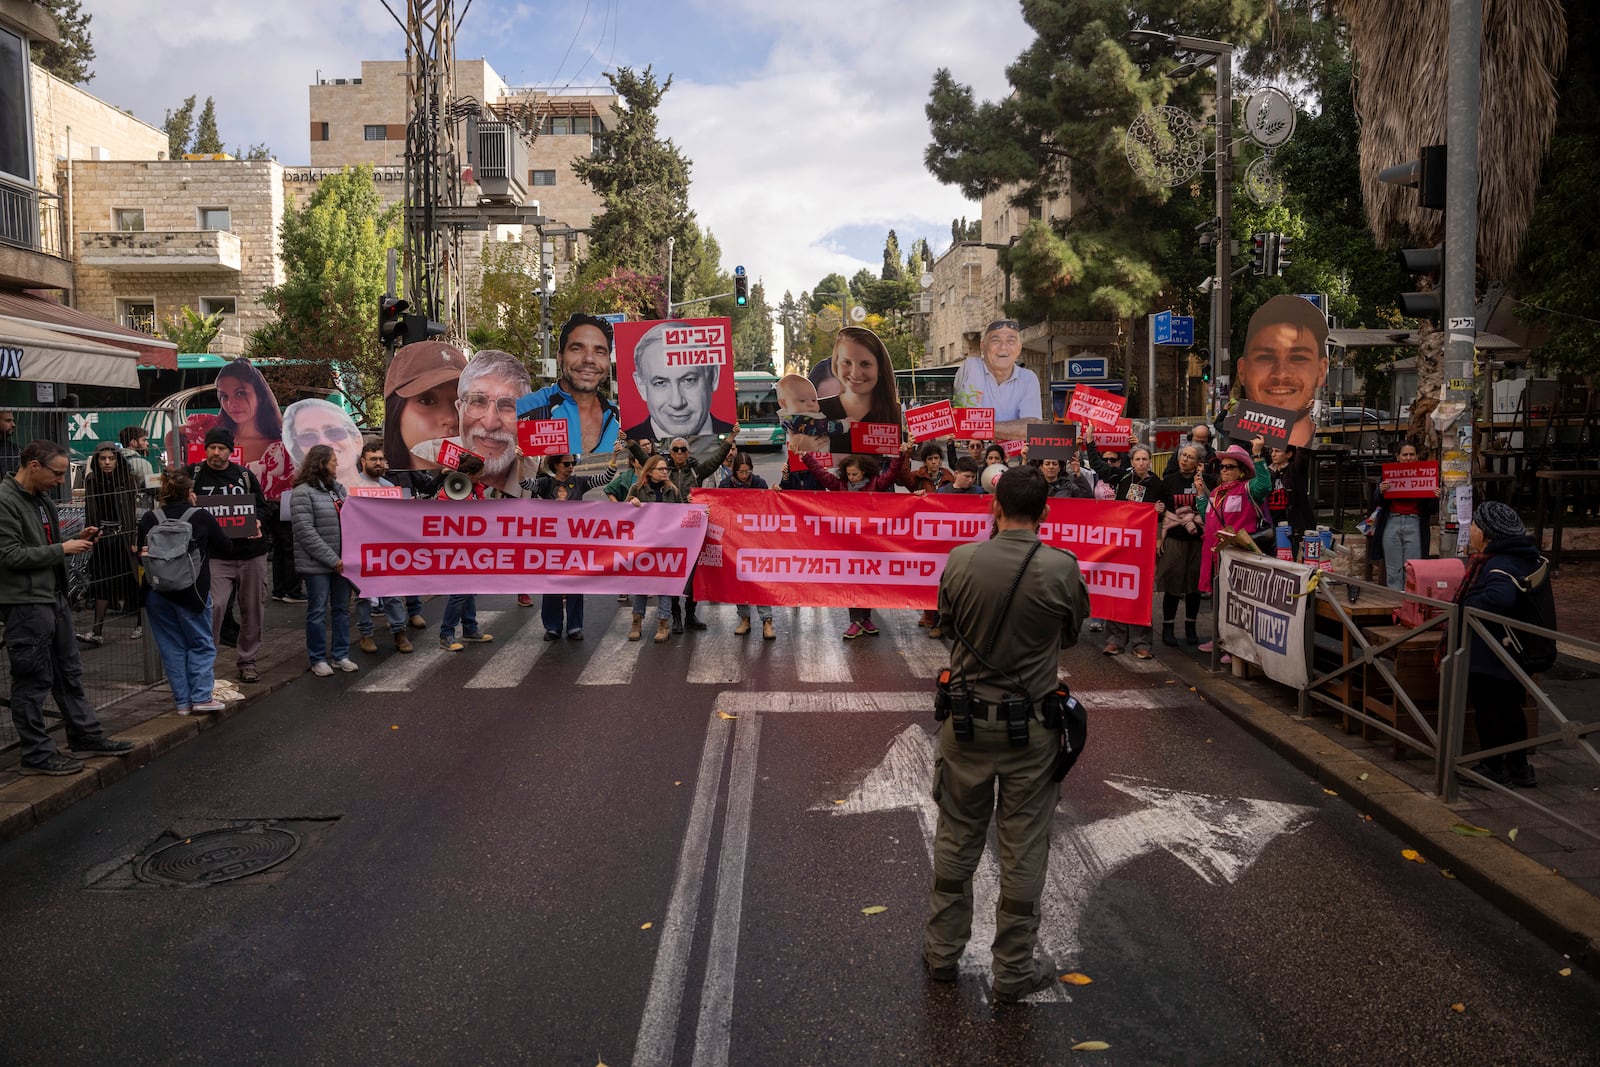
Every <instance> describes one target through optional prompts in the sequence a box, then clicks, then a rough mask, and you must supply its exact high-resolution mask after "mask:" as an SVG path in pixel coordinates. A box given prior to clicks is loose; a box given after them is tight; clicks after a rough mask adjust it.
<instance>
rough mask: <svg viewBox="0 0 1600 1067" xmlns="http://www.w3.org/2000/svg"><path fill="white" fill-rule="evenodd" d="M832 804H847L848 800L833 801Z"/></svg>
mask: <svg viewBox="0 0 1600 1067" xmlns="http://www.w3.org/2000/svg"><path fill="white" fill-rule="evenodd" d="M834 803H835V804H848V803H850V802H849V801H848V800H835V801H834Z"/></svg>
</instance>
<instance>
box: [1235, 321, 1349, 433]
mask: <svg viewBox="0 0 1600 1067" xmlns="http://www.w3.org/2000/svg"><path fill="white" fill-rule="evenodd" d="M1236 363H1237V366H1236V371H1237V375H1238V379H1239V386H1240V388H1241V389H1242V390H1243V392H1244V398H1245V399H1246V400H1250V401H1253V402H1255V403H1258V404H1271V405H1272V406H1273V407H1280V408H1288V409H1289V410H1291V411H1297V412H1299V413H1300V419H1299V421H1297V422H1296V423H1295V424H1294V427H1293V428H1292V429H1291V430H1290V431H1289V443H1290V444H1291V445H1300V446H1304V445H1311V443H1312V437H1313V436H1314V435H1315V434H1316V430H1317V428H1316V425H1315V423H1313V421H1312V418H1311V406H1312V404H1313V402H1314V401H1315V400H1316V399H1317V394H1318V393H1320V392H1321V391H1322V386H1323V383H1325V382H1326V381H1327V380H1328V319H1327V316H1325V315H1323V313H1322V311H1321V310H1320V309H1319V308H1318V307H1317V306H1316V305H1315V304H1313V303H1312V302H1311V301H1309V300H1307V299H1305V298H1304V297H1300V296H1294V295H1291V294H1288V293H1284V294H1281V295H1279V296H1275V297H1273V298H1272V299H1271V300H1268V301H1267V302H1266V303H1265V304H1262V305H1261V306H1260V307H1259V308H1257V309H1256V313H1255V314H1254V315H1251V316H1250V326H1249V329H1248V330H1247V331H1246V333H1245V339H1244V355H1242V356H1240V357H1239V359H1238V360H1237V361H1236Z"/></svg>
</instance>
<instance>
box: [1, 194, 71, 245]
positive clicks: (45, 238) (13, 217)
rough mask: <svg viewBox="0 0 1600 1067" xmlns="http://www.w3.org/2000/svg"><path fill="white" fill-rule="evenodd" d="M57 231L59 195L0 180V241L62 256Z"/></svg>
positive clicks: (59, 210) (59, 226)
mask: <svg viewBox="0 0 1600 1067" xmlns="http://www.w3.org/2000/svg"><path fill="white" fill-rule="evenodd" d="M61 233H62V225H61V198H60V197H59V196H56V195H54V194H53V193H43V192H40V191H39V190H37V189H29V188H26V187H24V186H19V185H12V184H11V183H10V182H4V181H0V242H3V243H5V244H8V245H12V246H13V247H16V248H25V249H27V250H28V251H30V252H43V253H44V254H45V255H49V256H55V257H56V258H57V259H65V258H67V257H66V255H65V254H64V248H63V245H62V243H61Z"/></svg>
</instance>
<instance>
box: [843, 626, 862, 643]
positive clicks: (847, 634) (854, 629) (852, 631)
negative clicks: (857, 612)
mask: <svg viewBox="0 0 1600 1067" xmlns="http://www.w3.org/2000/svg"><path fill="white" fill-rule="evenodd" d="M860 636H861V624H860V623H859V622H853V623H851V624H850V625H849V626H848V627H846V628H845V631H844V639H845V640H846V641H854V640H855V639H856V638H858V637H860Z"/></svg>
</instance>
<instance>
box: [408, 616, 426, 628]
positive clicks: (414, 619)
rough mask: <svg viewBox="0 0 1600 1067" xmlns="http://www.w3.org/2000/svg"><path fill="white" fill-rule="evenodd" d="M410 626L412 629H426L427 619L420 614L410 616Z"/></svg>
mask: <svg viewBox="0 0 1600 1067" xmlns="http://www.w3.org/2000/svg"><path fill="white" fill-rule="evenodd" d="M411 628H412V629H413V630H426V629H427V628H428V620H427V619H424V618H423V617H422V616H421V615H413V616H411Z"/></svg>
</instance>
